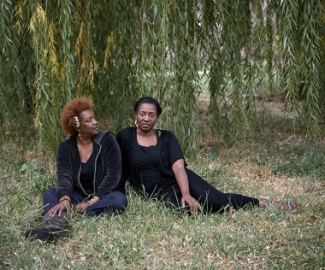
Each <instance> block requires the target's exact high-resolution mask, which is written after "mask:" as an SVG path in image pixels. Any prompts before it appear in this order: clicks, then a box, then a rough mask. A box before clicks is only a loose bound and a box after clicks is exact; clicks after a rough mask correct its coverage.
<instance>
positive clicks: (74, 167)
mask: <svg viewBox="0 0 325 270" xmlns="http://www.w3.org/2000/svg"><path fill="white" fill-rule="evenodd" d="M92 107H93V104H92V101H91V100H90V99H89V98H85V97H80V98H76V99H73V100H71V101H69V102H68V103H67V104H66V105H65V106H64V108H63V112H62V116H61V124H62V127H63V129H64V130H65V132H66V133H68V134H70V135H71V136H70V137H69V138H68V139H66V140H65V141H63V142H61V143H60V145H59V147H58V151H57V182H56V187H55V188H52V189H49V190H47V191H46V192H45V194H44V197H43V203H44V212H43V225H44V227H45V228H33V229H29V230H27V231H26V233H25V236H26V237H32V238H34V239H40V240H44V241H51V240H55V239H57V238H59V237H62V236H66V235H68V229H69V226H68V220H67V212H70V211H69V210H70V208H71V206H72V205H75V212H76V213H77V214H84V215H99V214H102V213H105V212H117V211H123V210H124V209H125V207H126V206H127V199H126V196H125V190H124V185H120V179H121V153H120V149H119V146H118V144H117V142H116V140H115V136H114V135H113V134H112V133H111V132H108V131H104V130H100V129H99V128H98V126H97V121H96V119H95V118H94V115H93V112H92Z"/></svg>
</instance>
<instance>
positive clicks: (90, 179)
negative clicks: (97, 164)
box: [80, 152, 94, 194]
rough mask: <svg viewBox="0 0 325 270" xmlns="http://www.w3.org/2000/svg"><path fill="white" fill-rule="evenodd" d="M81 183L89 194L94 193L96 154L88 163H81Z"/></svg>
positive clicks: (92, 155)
mask: <svg viewBox="0 0 325 270" xmlns="http://www.w3.org/2000/svg"><path fill="white" fill-rule="evenodd" d="M80 183H81V185H82V187H83V188H84V190H86V191H87V193H88V194H92V193H94V152H93V153H92V154H91V156H90V157H89V159H88V160H87V162H86V163H83V162H81V172H80Z"/></svg>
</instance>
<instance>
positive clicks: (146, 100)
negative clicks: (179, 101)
mask: <svg viewBox="0 0 325 270" xmlns="http://www.w3.org/2000/svg"><path fill="white" fill-rule="evenodd" d="M144 103H149V104H152V105H154V106H155V107H156V110H157V116H158V117H159V116H160V114H161V113H162V108H161V106H160V104H159V102H158V100H157V99H154V98H153V97H149V96H144V97H141V98H139V99H138V100H137V101H136V102H135V103H134V112H135V113H137V111H138V109H139V107H140V105H141V104H144Z"/></svg>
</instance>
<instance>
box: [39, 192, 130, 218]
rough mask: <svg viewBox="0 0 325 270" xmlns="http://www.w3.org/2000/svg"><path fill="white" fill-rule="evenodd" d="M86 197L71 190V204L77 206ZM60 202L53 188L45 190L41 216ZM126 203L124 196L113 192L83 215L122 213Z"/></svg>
mask: <svg viewBox="0 0 325 270" xmlns="http://www.w3.org/2000/svg"><path fill="white" fill-rule="evenodd" d="M86 197H87V196H85V195H83V194H81V193H80V192H78V191H77V190H73V191H72V194H71V197H70V198H71V204H78V203H81V202H83V201H84V200H85V198H86ZM59 202H60V197H59V195H58V194H57V192H56V190H55V188H51V189H49V190H47V191H46V192H45V194H44V197H43V204H44V212H43V215H45V214H47V212H48V211H49V210H50V209H51V208H52V207H53V206H55V205H57V204H58V203H59ZM127 204H128V202H127V199H126V196H125V194H123V193H122V192H120V191H113V192H111V193H109V194H107V195H105V196H103V197H101V198H100V200H99V201H98V202H96V203H94V204H92V205H91V206H89V207H88V208H87V209H86V211H85V213H84V214H85V215H99V214H101V213H107V212H116V211H123V210H124V209H125V208H126V206H127Z"/></svg>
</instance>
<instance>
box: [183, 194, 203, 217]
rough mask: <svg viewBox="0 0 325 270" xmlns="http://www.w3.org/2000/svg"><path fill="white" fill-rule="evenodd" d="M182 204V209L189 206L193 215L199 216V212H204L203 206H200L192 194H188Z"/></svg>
mask: <svg viewBox="0 0 325 270" xmlns="http://www.w3.org/2000/svg"><path fill="white" fill-rule="evenodd" d="M181 204H182V207H185V206H186V205H188V206H189V207H190V211H191V213H193V214H197V213H198V212H199V210H200V211H202V206H201V205H200V203H199V202H198V201H197V200H195V199H194V198H193V197H192V196H191V195H190V194H187V195H185V196H183V197H182V199H181Z"/></svg>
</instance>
